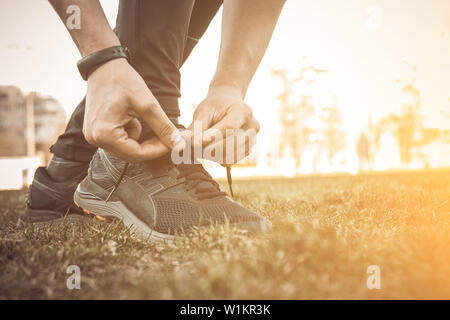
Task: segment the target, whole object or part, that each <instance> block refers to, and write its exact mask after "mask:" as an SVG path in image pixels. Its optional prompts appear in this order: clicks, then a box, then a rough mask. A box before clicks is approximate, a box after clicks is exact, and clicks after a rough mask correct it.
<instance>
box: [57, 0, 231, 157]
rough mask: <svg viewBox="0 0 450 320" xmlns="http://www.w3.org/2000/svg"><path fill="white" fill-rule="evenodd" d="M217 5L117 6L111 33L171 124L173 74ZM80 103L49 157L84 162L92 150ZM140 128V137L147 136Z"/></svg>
mask: <svg viewBox="0 0 450 320" xmlns="http://www.w3.org/2000/svg"><path fill="white" fill-rule="evenodd" d="M221 4H222V0H121V1H120V4H119V12H118V15H117V23H116V33H117V35H118V37H119V39H120V42H121V44H122V45H123V46H126V47H128V49H129V51H130V56H131V58H130V63H131V65H132V66H133V68H134V69H135V70H136V71H137V72H138V73H139V74H140V75H141V76H142V78H143V79H144V80H145V83H146V84H147V86H148V87H149V89H150V90H151V91H152V93H153V95H154V96H155V97H156V99H157V100H158V102H159V103H160V104H161V107H162V108H163V109H164V111H165V112H166V114H167V115H168V116H169V118H171V119H172V120H174V121H176V119H177V118H178V116H179V115H180V110H179V107H178V98H179V97H180V71H179V69H180V68H181V66H182V65H183V63H184V62H185V61H186V59H187V58H188V56H189V54H190V53H191V51H192V49H193V48H194V46H195V44H196V43H197V41H198V40H199V39H200V38H201V37H202V35H203V34H204V32H205V31H206V29H207V27H208V25H209V23H210V22H211V20H212V18H213V17H214V15H215V14H216V12H217V10H218V9H219V8H220V6H221ZM84 107H85V99H83V100H82V101H81V102H80V104H79V105H78V106H77V108H76V109H75V110H74V112H73V114H72V116H71V118H70V120H69V123H68V124H67V127H66V130H65V132H64V133H63V134H62V135H61V136H59V137H58V140H57V141H56V143H55V144H54V145H53V146H52V147H51V148H50V151H51V152H52V153H53V154H55V155H56V156H58V157H61V158H64V159H67V160H72V161H80V162H89V161H90V160H91V158H92V156H93V155H94V153H95V151H96V150H97V148H96V147H95V146H92V145H90V144H88V143H87V141H86V140H85V139H84V136H83V133H82V128H83V118H84ZM142 124H143V133H142V135H141V137H145V136H146V135H148V134H149V132H150V131H151V130H150V128H149V127H148V126H147V125H146V124H145V123H142Z"/></svg>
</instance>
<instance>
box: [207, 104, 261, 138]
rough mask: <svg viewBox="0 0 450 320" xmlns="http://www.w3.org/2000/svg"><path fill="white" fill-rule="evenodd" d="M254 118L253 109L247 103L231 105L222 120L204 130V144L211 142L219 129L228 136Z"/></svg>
mask: <svg viewBox="0 0 450 320" xmlns="http://www.w3.org/2000/svg"><path fill="white" fill-rule="evenodd" d="M243 106H244V107H243ZM252 118H253V113H252V110H251V108H250V107H249V106H247V105H246V104H236V105H233V106H231V107H230V109H229V112H228V113H227V114H226V115H225V117H223V118H222V120H220V121H219V122H217V123H216V124H214V125H213V126H212V127H211V128H209V129H207V130H206V131H204V133H203V135H202V145H206V144H208V143H210V142H211V140H212V138H213V137H214V136H215V135H216V132H217V131H219V132H220V133H221V134H222V136H223V137H226V136H227V135H228V134H230V133H231V132H232V131H233V130H236V129H240V128H242V127H243V126H244V125H245V124H246V123H248V122H251V120H252ZM255 120H256V119H255ZM227 131H228V132H227Z"/></svg>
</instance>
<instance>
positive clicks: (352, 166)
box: [0, 0, 450, 189]
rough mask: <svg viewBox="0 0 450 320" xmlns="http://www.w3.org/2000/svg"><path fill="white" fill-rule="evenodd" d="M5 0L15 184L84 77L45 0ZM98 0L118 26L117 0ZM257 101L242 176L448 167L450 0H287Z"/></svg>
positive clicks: (214, 52) (3, 184)
mask: <svg viewBox="0 0 450 320" xmlns="http://www.w3.org/2000/svg"><path fill="white" fill-rule="evenodd" d="M0 3H1V11H0V26H1V28H0V61H2V62H1V69H0V70H1V71H0V176H1V179H0V189H17V188H22V187H23V186H24V185H27V184H28V183H30V182H31V180H32V177H33V173H34V170H35V169H36V167H37V166H39V165H43V164H45V163H46V162H47V161H48V160H49V157H50V154H49V153H48V148H49V146H50V145H51V144H52V143H53V142H54V141H55V139H56V137H57V136H58V134H59V133H61V132H62V130H63V129H64V126H65V123H66V121H67V119H68V118H69V117H70V114H71V112H72V111H73V110H74V109H75V107H76V105H77V104H78V102H79V101H80V100H81V99H82V97H83V95H84V93H85V90H86V83H85V82H84V81H82V79H81V77H80V75H79V74H78V71H77V68H76V65H75V64H76V61H77V60H78V59H79V58H80V55H79V53H78V51H77V49H76V47H75V45H74V44H73V42H72V40H71V38H70V36H69V34H68V32H67V31H66V30H65V27H64V25H63V24H62V23H61V22H60V20H59V18H58V17H57V15H56V13H55V12H54V11H53V9H52V8H51V6H50V5H49V4H48V2H47V1H46V0H34V1H27V0H15V1H10V0H0ZM101 3H102V5H103V8H104V10H105V13H106V15H107V17H108V20H109V22H110V24H111V25H112V26H114V24H115V17H116V13H117V6H118V1H117V0H103V1H101ZM220 20H221V12H220V11H219V14H218V15H217V16H216V18H215V19H214V20H213V22H212V24H211V26H210V28H209V29H208V31H207V33H206V34H205V36H204V38H203V39H202V40H201V41H200V43H199V44H198V46H197V47H196V48H195V49H194V51H193V53H192V55H191V57H190V58H189V60H188V61H187V63H186V64H185V65H184V66H183V69H182V94H183V96H182V98H181V99H180V105H181V111H182V117H181V122H182V123H183V124H185V125H187V124H189V123H190V121H191V119H192V113H193V110H194V109H195V106H196V105H197V104H198V103H199V102H200V101H201V100H202V99H203V98H204V96H205V94H206V92H207V88H208V85H209V81H210V79H211V78H212V76H213V73H214V70H215V66H216V62H217V56H218V51H219V44H220ZM246 101H247V103H248V104H249V105H250V106H252V108H253V110H254V113H255V115H256V117H257V118H258V120H259V121H260V123H261V132H260V134H259V136H258V143H257V145H256V147H255V148H254V150H253V152H252V154H251V155H250V156H249V157H248V158H247V159H246V160H244V161H243V162H242V163H239V164H237V165H235V166H234V169H233V175H234V176H242V177H249V176H252V177H255V176H280V175H281V176H295V175H312V174H338V173H339V174H358V173H371V172H379V171H386V170H439V169H443V168H450V1H448V0H429V1H427V0H395V1H392V0H391V1H388V0H380V1H375V0H371V1H370V0H343V1H335V0H316V1H306V0H291V1H287V2H286V5H285V8H284V10H283V13H282V15H281V17H280V20H279V23H278V25H277V27H276V29H275V32H274V35H273V37H272V41H271V44H270V46H269V49H268V50H267V53H266V55H265V58H264V59H263V61H262V63H261V66H260V68H259V69H258V71H257V73H256V74H255V77H254V79H253V82H252V84H251V86H250V89H249V91H248V95H247V98H246ZM206 165H207V169H208V170H209V171H210V172H211V173H212V174H213V175H214V176H216V177H220V176H223V175H224V173H225V171H224V170H223V169H222V168H220V166H216V165H214V164H212V163H207V164H206Z"/></svg>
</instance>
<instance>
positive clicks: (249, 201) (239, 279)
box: [0, 172, 450, 299]
mask: <svg viewBox="0 0 450 320" xmlns="http://www.w3.org/2000/svg"><path fill="white" fill-rule="evenodd" d="M234 189H235V194H236V199H237V201H240V202H241V203H242V204H244V205H245V206H247V207H249V208H251V209H253V210H256V211H258V212H260V213H261V214H263V215H265V216H267V217H268V218H269V219H270V220H271V221H272V223H273V231H272V232H271V233H269V234H264V235H259V236H249V235H245V234H242V233H240V232H238V231H234V230H231V229H229V228H227V227H226V226H225V227H217V228H210V229H206V230H202V231H198V232H195V233H193V234H190V235H188V236H182V237H179V238H177V240H176V241H175V242H174V243H172V244H152V243H144V242H141V241H139V240H136V239H135V238H134V237H133V236H132V235H131V234H130V232H129V230H127V229H126V228H124V227H123V226H121V225H120V224H118V223H112V224H105V223H95V222H94V221H88V222H87V223H85V224H83V225H81V226H73V225H70V224H67V225H63V226H60V227H51V228H45V229H36V228H27V229H20V228H17V227H16V225H15V223H16V221H17V218H18V216H19V214H20V213H21V211H22V210H23V208H24V201H25V198H26V194H25V191H14V192H13V191H8V192H1V193H0V298H1V299H24V298H33V299H61V298H63V299H104V298H106V299H115V298H118V299H197V298H199V299H366V298H367V299H382V298H386V299H418V298H425V299H431V298H437V299H450V232H449V231H450V172H435V173H401V174H389V175H387V174H386V175H369V176H356V177H350V176H343V177H308V178H295V179H272V180H254V181H236V182H235V184H234ZM69 265H78V266H79V267H80V268H81V289H80V290H68V289H67V287H66V280H67V278H68V277H69V276H70V274H67V273H66V270H67V267H68V266H69ZM369 265H378V266H379V267H380V270H381V289H380V290H368V288H367V286H366V281H367V277H368V276H369V275H368V274H367V273H366V270H367V267H368V266H369Z"/></svg>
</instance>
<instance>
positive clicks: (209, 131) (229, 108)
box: [189, 86, 260, 164]
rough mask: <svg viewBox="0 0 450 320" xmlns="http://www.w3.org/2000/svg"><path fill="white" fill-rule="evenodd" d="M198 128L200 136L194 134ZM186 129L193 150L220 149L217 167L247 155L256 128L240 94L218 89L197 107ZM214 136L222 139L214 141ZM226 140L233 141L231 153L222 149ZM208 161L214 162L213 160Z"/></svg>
mask: <svg viewBox="0 0 450 320" xmlns="http://www.w3.org/2000/svg"><path fill="white" fill-rule="evenodd" d="M199 124H201V128H202V129H201V130H202V133H201V134H199V133H198V132H195V131H196V130H195V127H196V126H197V125H199ZM189 129H190V130H191V131H193V134H194V135H195V136H194V137H193V143H194V147H195V146H196V145H202V146H206V148H205V151H207V150H208V149H209V150H211V149H215V148H222V149H223V151H222V152H223V153H222V154H223V157H222V158H223V161H222V162H221V163H226V164H233V163H236V162H238V161H240V160H242V159H243V158H245V157H246V156H247V155H248V154H249V153H250V151H251V149H252V147H253V145H254V144H255V142H256V134H257V133H258V132H259V129H260V126H259V122H258V121H257V120H256V119H255V117H254V116H253V112H252V109H251V108H250V107H249V106H248V105H247V104H246V103H245V102H244V101H243V99H242V96H241V91H240V90H238V89H236V88H234V87H228V86H218V87H211V88H210V90H209V92H208V96H207V97H206V98H205V100H203V101H202V102H201V103H200V104H199V105H198V107H197V109H196V110H195V112H194V117H193V121H192V124H191V125H190V126H189ZM218 133H220V134H219V136H220V137H221V138H222V139H218ZM240 137H242V138H243V139H240ZM230 140H233V141H234V144H233V146H234V149H233V150H227V149H226V146H227V141H230ZM216 150H217V149H216ZM231 152H233V153H231ZM204 153H205V152H204ZM206 153H207V154H210V153H209V152H206ZM211 160H214V161H217V158H215V159H211ZM217 162H219V161H217Z"/></svg>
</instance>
